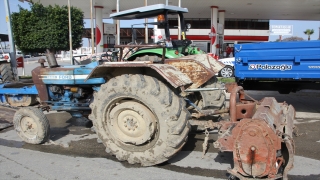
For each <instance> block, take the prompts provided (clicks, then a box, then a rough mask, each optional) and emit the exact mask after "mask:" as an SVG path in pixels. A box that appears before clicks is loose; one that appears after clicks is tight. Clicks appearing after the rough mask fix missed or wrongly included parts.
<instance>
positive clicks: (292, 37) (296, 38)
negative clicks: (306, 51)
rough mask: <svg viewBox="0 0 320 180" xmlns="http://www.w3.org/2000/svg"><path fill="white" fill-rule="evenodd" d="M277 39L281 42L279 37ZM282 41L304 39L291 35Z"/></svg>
mask: <svg viewBox="0 0 320 180" xmlns="http://www.w3.org/2000/svg"><path fill="white" fill-rule="evenodd" d="M276 41H277V42H279V41H280V39H277V40H276ZM281 41H304V39H303V38H302V37H298V36H291V37H287V38H284V39H282V40H281Z"/></svg>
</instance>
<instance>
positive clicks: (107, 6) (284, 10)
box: [39, 0, 320, 20]
mask: <svg viewBox="0 0 320 180" xmlns="http://www.w3.org/2000/svg"><path fill="white" fill-rule="evenodd" d="M180 1H181V7H184V8H188V10H189V12H188V13H186V14H185V18H210V14H211V8H210V7H211V6H217V7H218V9H219V10H224V11H226V13H225V18H226V19H272V20H320V1H319V0H246V1H244V0H237V1H235V0H223V1H222V0H197V1H194V0H180ZM39 2H41V3H42V4H43V5H54V4H57V5H67V3H68V2H67V1H66V0H55V1H52V0H39ZM70 2H71V5H72V6H75V7H78V8H80V9H82V10H83V11H84V15H85V18H88V19H89V18H90V1H88V0H70ZM145 2H147V4H148V5H153V4H166V2H168V5H174V6H178V2H179V0H134V1H133V0H119V9H120V11H123V10H127V9H133V8H138V7H142V6H145ZM93 5H94V6H96V7H102V8H103V9H102V16H103V18H110V14H111V13H112V12H115V11H116V7H117V0H93Z"/></svg>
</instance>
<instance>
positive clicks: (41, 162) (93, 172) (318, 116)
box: [0, 91, 320, 180]
mask: <svg viewBox="0 0 320 180" xmlns="http://www.w3.org/2000/svg"><path fill="white" fill-rule="evenodd" d="M247 93H248V94H249V95H250V96H252V97H253V98H256V99H261V98H262V97H264V96H274V97H276V98H277V100H278V101H286V102H288V103H289V104H293V105H294V107H295V109H296V111H297V119H296V121H295V124H296V126H297V127H298V129H299V131H298V134H299V136H298V137H294V140H295V143H296V154H295V162H294V166H295V167H294V168H293V169H292V170H291V171H290V172H289V179H293V180H300V179H310V180H311V179H320V154H319V149H320V131H319V129H320V108H318V107H319V105H320V104H319V102H320V92H317V91H306V92H299V93H295V94H289V95H280V94H278V93H277V92H266V91H248V92H247ZM13 113H14V110H12V109H8V108H4V107H2V108H0V120H2V121H9V122H10V120H12V114H13ZM47 117H48V119H49V120H50V125H51V137H50V142H49V143H46V144H44V145H29V144H26V143H24V142H22V141H21V140H20V138H19V137H18V136H17V134H16V133H15V131H14V129H13V128H12V127H10V128H7V129H5V130H2V131H0V164H1V168H0V174H1V177H0V179H226V178H227V174H226V171H225V170H226V169H227V168H228V167H232V154H231V153H218V150H217V149H215V148H214V147H213V146H212V145H210V147H209V150H208V153H207V154H206V156H205V158H203V159H202V158H201V156H202V143H203V139H204V134H203V133H191V134H190V135H189V140H188V142H187V144H186V145H185V146H184V148H183V149H182V150H181V151H180V152H179V153H178V154H177V155H176V156H175V157H174V158H173V159H171V160H169V161H168V162H166V163H163V164H160V165H157V166H153V167H141V166H139V165H130V164H128V163H127V162H119V161H118V160H117V159H116V158H115V157H114V156H111V155H109V154H107V153H106V152H105V148H104V146H103V145H102V144H100V143H97V136H96V135H95V134H94V133H93V132H92V131H91V129H90V123H88V122H86V121H81V120H79V119H74V118H71V116H70V115H69V114H67V113H50V114H47ZM210 136H211V137H212V138H214V137H216V133H215V131H213V132H211V133H210ZM209 142H210V144H212V142H213V141H209Z"/></svg>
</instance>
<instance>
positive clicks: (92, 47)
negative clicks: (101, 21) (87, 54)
mask: <svg viewBox="0 0 320 180" xmlns="http://www.w3.org/2000/svg"><path fill="white" fill-rule="evenodd" d="M90 18H91V54H94V31H93V1H92V0H90Z"/></svg>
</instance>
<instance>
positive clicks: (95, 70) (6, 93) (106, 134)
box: [0, 4, 295, 179]
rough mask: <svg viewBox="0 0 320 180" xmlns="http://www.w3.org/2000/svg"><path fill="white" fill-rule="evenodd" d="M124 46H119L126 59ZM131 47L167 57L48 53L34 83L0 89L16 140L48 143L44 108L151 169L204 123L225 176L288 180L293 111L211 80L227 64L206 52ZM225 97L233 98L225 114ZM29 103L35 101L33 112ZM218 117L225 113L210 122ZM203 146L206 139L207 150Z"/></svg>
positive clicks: (154, 8)
mask: <svg viewBox="0 0 320 180" xmlns="http://www.w3.org/2000/svg"><path fill="white" fill-rule="evenodd" d="M179 8H180V7H175V6H167V5H163V4H157V5H151V6H145V7H141V8H138V9H133V10H128V11H127V14H122V15H121V16H122V17H125V16H126V15H128V16H141V17H143V14H144V13H147V14H153V15H154V16H158V15H159V14H164V15H165V16H166V15H168V14H170V12H172V11H176V10H177V9H179ZM118 15H120V13H119V14H118ZM166 41H169V38H167V40H166ZM126 46H127V45H116V46H115V47H116V48H120V54H123V49H124V48H125V47H126ZM131 47H139V48H140V47H141V48H143V47H149V48H158V49H162V50H163V51H162V53H161V58H159V57H158V55H157V56H156V57H151V56H150V57H149V58H145V59H144V60H141V59H140V60H133V61H129V60H128V61H123V60H120V59H118V61H116V62H113V61H110V60H109V59H108V58H106V59H101V60H99V61H95V62H91V63H90V64H87V65H70V66H60V65H58V63H57V61H56V59H55V57H54V54H51V53H50V52H48V53H47V61H48V66H45V60H44V59H40V60H39V63H40V66H39V67H37V68H35V69H34V70H32V81H33V82H32V83H30V82H28V83H26V82H20V83H17V82H15V83H7V84H5V85H3V86H1V88H0V97H1V100H2V101H6V102H7V103H9V104H10V105H12V106H25V107H21V108H20V109H19V110H18V111H17V112H16V113H15V115H14V119H13V122H14V127H15V130H16V131H17V133H18V135H19V136H20V137H21V138H22V139H23V140H24V141H25V142H27V143H30V144H41V143H44V142H46V141H47V140H48V139H49V137H50V124H49V121H48V119H47V117H46V116H45V115H44V113H43V111H53V110H55V111H66V112H69V113H70V114H71V115H72V116H74V117H82V116H84V117H88V118H89V119H90V120H91V121H92V123H93V128H94V130H95V132H96V133H97V135H98V138H99V139H100V140H101V142H102V143H103V144H104V146H105V147H106V152H108V153H111V154H113V155H114V156H116V158H117V159H119V160H120V161H128V162H129V163H130V164H135V163H138V164H141V165H142V166H152V165H156V164H160V163H163V162H165V161H167V160H169V159H170V158H172V157H173V156H174V155H175V154H177V153H178V152H179V151H180V150H181V149H182V147H183V146H184V145H185V143H186V141H187V140H188V134H189V132H190V129H191V126H203V127H204V128H205V132H208V130H210V129H217V130H218V138H217V139H216V140H215V141H214V144H213V145H214V147H215V148H218V149H220V151H222V152H233V161H234V167H233V169H228V173H229V174H230V175H231V176H232V177H237V178H240V179H243V178H260V179H278V178H283V179H287V173H288V171H289V170H290V169H291V168H292V167H293V156H294V142H293V138H292V134H293V133H292V131H293V128H294V125H293V120H294V118H295V110H294V108H293V107H292V106H291V105H288V104H286V103H279V102H277V101H276V100H275V98H273V97H266V98H264V99H262V100H260V101H257V100H254V99H252V98H250V96H246V94H245V92H244V90H243V88H242V87H241V86H237V85H236V84H226V85H225V86H224V85H223V84H221V83H218V82H217V81H216V78H215V74H216V73H217V72H219V70H221V69H222V68H223V65H221V64H220V63H219V62H218V61H216V60H214V59H213V58H212V57H211V56H209V55H206V54H196V55H188V56H182V57H178V58H170V59H166V58H165V52H166V49H167V47H166V46H165V45H163V44H158V45H142V44H141V45H131ZM120 57H121V56H120ZM225 90H226V91H227V92H229V93H230V103H229V104H230V105H229V107H226V106H225ZM13 92H14V93H13ZM247 97H249V99H246V98H247ZM35 101H38V102H39V104H38V105H36V106H31V104H32V103H34V102H35ZM219 114H227V116H226V118H224V119H219V120H213V119H212V117H213V116H215V115H219ZM206 134H208V133H206ZM208 142H209V137H208V136H206V137H205V139H204V142H203V151H204V152H205V151H206V149H207V147H208Z"/></svg>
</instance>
